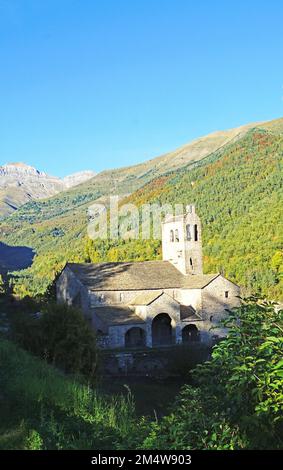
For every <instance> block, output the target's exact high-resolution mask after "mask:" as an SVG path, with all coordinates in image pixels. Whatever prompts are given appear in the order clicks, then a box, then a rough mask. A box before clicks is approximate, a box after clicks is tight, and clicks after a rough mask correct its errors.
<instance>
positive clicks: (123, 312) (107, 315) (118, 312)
mask: <svg viewBox="0 0 283 470" xmlns="http://www.w3.org/2000/svg"><path fill="white" fill-rule="evenodd" d="M92 310H93V311H94V312H95V314H96V315H97V316H98V317H99V318H100V319H101V320H102V321H103V322H104V323H106V324H107V325H109V326H111V325H130V324H135V325H136V324H139V323H145V321H144V320H143V319H142V318H141V317H139V316H138V315H137V314H136V313H135V312H134V311H133V310H132V309H131V308H130V307H128V306H127V305H117V306H116V305H111V306H106V307H94V308H93V309H92Z"/></svg>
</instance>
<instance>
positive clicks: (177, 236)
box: [175, 228, 180, 242]
mask: <svg viewBox="0 0 283 470" xmlns="http://www.w3.org/2000/svg"><path fill="white" fill-rule="evenodd" d="M179 241H180V238H179V230H178V229H177V228H176V230H175V242H179Z"/></svg>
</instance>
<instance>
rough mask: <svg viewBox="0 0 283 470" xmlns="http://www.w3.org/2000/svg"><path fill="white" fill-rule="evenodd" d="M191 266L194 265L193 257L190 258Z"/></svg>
mask: <svg viewBox="0 0 283 470" xmlns="http://www.w3.org/2000/svg"><path fill="white" fill-rule="evenodd" d="M190 266H191V268H192V267H193V260H192V258H190Z"/></svg>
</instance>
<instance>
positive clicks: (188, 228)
mask: <svg viewBox="0 0 283 470" xmlns="http://www.w3.org/2000/svg"><path fill="white" fill-rule="evenodd" d="M186 233H187V240H188V241H190V240H191V239H192V234H191V226H190V224H188V225H187V226H186Z"/></svg>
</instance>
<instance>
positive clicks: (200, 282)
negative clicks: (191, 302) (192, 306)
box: [66, 261, 219, 291]
mask: <svg viewBox="0 0 283 470" xmlns="http://www.w3.org/2000/svg"><path fill="white" fill-rule="evenodd" d="M66 267H68V268H69V269H71V271H72V272H73V273H74V274H75V276H76V277H77V278H78V279H79V281H80V282H81V283H82V284H83V285H85V286H86V287H87V288H88V289H89V290H92V291H101V290H105V291H122V290H154V289H172V288H183V289H202V288H203V287H205V286H206V285H207V284H209V283H210V282H211V281H212V280H213V279H215V278H216V277H218V276H219V274H202V275H200V274H198V275H187V276H185V275H184V274H182V273H181V272H180V271H179V270H178V269H177V268H175V266H173V264H171V263H170V262H169V261H135V262H129V263H94V264H90V263H68V264H67V265H66Z"/></svg>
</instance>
